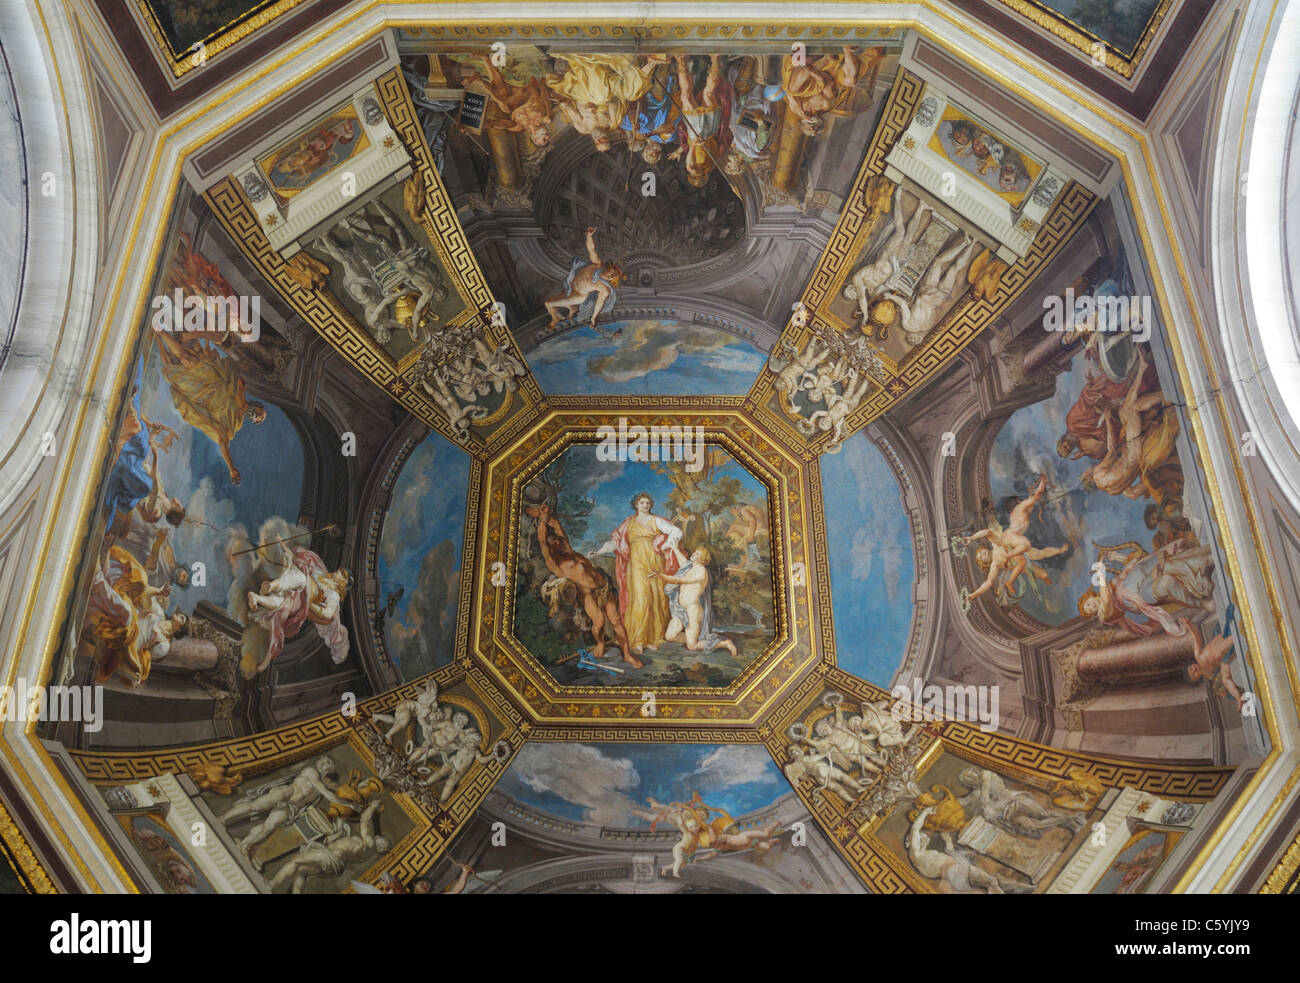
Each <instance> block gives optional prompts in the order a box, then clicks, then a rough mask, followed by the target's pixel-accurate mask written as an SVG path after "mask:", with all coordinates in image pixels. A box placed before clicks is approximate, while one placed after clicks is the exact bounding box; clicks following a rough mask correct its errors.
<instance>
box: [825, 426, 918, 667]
mask: <svg viewBox="0 0 1300 983" xmlns="http://www.w3.org/2000/svg"><path fill="white" fill-rule="evenodd" d="M820 465H821V471H822V497H823V499H824V500H825V502H826V543H827V552H828V554H829V559H830V570H831V609H832V613H833V615H834V619H835V658H836V662H837V664H838V665H839V666H840V668H842V669H846V670H848V671H849V672H851V673H853V674H854V675H855V676H859V677H861V678H862V679H865V680H867V681H868V682H872V683H875V684H876V685H877V686H883V687H886V688H888V687H889V684H890V681H891V680H892V679H893V676H894V671H895V670H896V669H897V668H898V666H899V664H900V663H901V661H902V658H903V653H904V652H905V651H906V648H907V639H908V634H909V633H910V631H911V626H912V583H913V581H914V579H915V576H916V573H915V567H914V564H913V561H912V536H911V523H910V521H909V520H908V517H907V513H906V512H905V511H904V509H903V502H902V497H901V490H900V488H899V485H898V480H897V479H896V478H895V476H894V469H893V468H892V467H891V466H890V464H889V462H888V461H887V460H886V459H885V456H884V454H882V453H881V452H880V450H879V449H878V448H877V447H876V445H875V444H873V443H872V442H871V441H870V440H868V439H867V436H866V434H863V433H857V434H854V435H853V436H852V437H850V438H849V439H848V440H846V441H845V442H844V445H843V448H842V449H841V450H840V452H839V453H838V454H823V455H822V457H821V459H820Z"/></svg>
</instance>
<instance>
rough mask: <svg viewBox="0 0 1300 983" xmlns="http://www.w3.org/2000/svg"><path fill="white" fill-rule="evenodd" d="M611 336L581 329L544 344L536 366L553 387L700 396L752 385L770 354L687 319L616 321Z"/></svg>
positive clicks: (546, 386)
mask: <svg viewBox="0 0 1300 983" xmlns="http://www.w3.org/2000/svg"><path fill="white" fill-rule="evenodd" d="M601 328H602V329H603V330H606V331H613V330H616V329H620V328H621V329H622V334H621V335H620V336H619V337H618V338H616V339H614V340H608V339H606V338H603V337H602V336H601V335H599V334H597V333H596V332H595V331H594V330H593V329H591V328H577V329H575V330H573V331H566V332H564V333H563V334H560V335H557V336H555V337H554V338H550V339H548V340H547V341H544V342H542V344H541V345H539V346H538V347H537V348H535V349H534V350H533V351H531V352H529V353H528V364H529V367H530V368H532V370H533V374H534V375H535V376H537V381H538V382H539V383H540V384H541V387H542V389H543V390H544V391H545V392H548V393H629V394H638V395H640V394H647V393H653V394H656V395H672V396H680V395H693V394H701V393H722V394H739V393H745V392H748V391H749V387H750V386H751V385H753V383H754V379H755V378H757V376H758V372H759V370H760V369H761V368H762V367H763V364H764V362H765V361H766V357H765V356H764V355H763V353H762V352H761V351H759V350H758V349H757V348H756V347H754V346H753V345H751V344H750V343H749V342H747V341H744V340H743V339H741V338H737V337H736V336H734V335H731V334H728V333H727V332H725V331H720V330H718V329H717V328H709V327H705V326H702V325H697V324H686V323H683V322H679V321H654V320H637V321H616V322H612V323H610V324H608V325H605V324H602V325H601Z"/></svg>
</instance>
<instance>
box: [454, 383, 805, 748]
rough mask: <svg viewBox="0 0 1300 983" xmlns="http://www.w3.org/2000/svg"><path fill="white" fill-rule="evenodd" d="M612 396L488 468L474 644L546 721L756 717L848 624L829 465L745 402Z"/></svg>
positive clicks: (572, 407)
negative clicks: (823, 473)
mask: <svg viewBox="0 0 1300 983" xmlns="http://www.w3.org/2000/svg"><path fill="white" fill-rule="evenodd" d="M595 402H596V400H590V399H589V398H584V397H573V398H571V399H570V400H569V401H568V404H569V405H568V406H565V407H564V408H560V409H559V410H558V411H557V412H555V413H554V414H552V415H551V416H550V417H549V418H548V419H546V420H544V421H543V422H542V423H541V424H540V425H539V426H538V427H537V428H535V429H534V430H533V431H532V432H531V433H528V434H525V435H524V436H523V437H521V438H520V440H519V441H518V442H517V444H516V445H515V446H514V447H512V448H509V449H507V450H505V451H504V452H502V453H501V454H500V455H498V456H497V458H496V459H494V460H493V461H492V462H491V463H490V464H489V465H488V469H487V480H486V482H485V485H486V489H485V493H486V495H487V522H486V524H485V531H486V546H485V548H484V549H483V551H482V553H481V559H480V561H479V562H480V569H479V575H478V577H477V578H476V583H477V585H478V586H477V589H476V600H477V603H478V617H476V618H475V619H474V623H475V628H474V629H473V630H474V632H475V638H474V640H473V645H474V649H475V651H476V652H477V654H478V655H479V656H480V657H481V658H482V659H484V660H485V661H486V663H487V664H488V665H489V666H490V667H491V668H492V669H493V670H494V671H495V672H496V673H497V675H498V677H499V679H500V680H501V682H502V683H503V684H504V685H505V686H507V687H508V688H509V689H511V690H512V691H513V692H514V693H515V694H516V695H517V696H518V697H520V699H521V701H522V702H523V703H525V704H526V705H528V706H529V707H530V708H531V709H532V710H533V711H534V713H535V714H536V715H537V717H538V718H539V719H543V720H546V719H548V718H549V719H550V720H556V721H558V720H566V721H572V720H574V719H575V718H576V719H583V718H586V719H593V718H595V719H604V720H606V721H617V720H620V719H622V720H625V721H626V722H627V723H629V724H632V723H635V724H636V725H637V726H651V727H653V726H655V725H657V724H662V725H668V724H672V725H674V726H680V724H681V723H682V722H683V721H685V720H691V719H694V720H701V721H712V722H716V723H719V724H722V723H748V722H751V721H752V720H753V719H754V718H755V717H756V716H757V715H758V713H759V712H760V711H761V709H762V707H764V706H765V705H767V703H768V702H769V701H770V700H772V699H775V698H776V697H777V696H778V694H779V693H780V692H781V691H782V690H783V688H784V687H785V686H786V685H788V684H789V683H790V682H791V681H792V680H793V679H794V678H795V677H796V676H797V675H799V674H800V673H801V672H803V671H804V670H805V669H807V668H808V667H809V666H810V664H811V661H812V660H813V659H814V658H815V653H816V651H817V650H818V646H817V644H816V642H815V635H816V633H817V632H822V633H827V632H829V629H830V626H829V614H828V613H826V615H825V618H824V620H825V624H824V625H823V624H822V620H823V619H822V618H821V616H820V615H819V616H818V617H814V612H813V604H812V596H811V594H810V592H809V589H808V584H809V583H812V582H816V580H817V577H816V573H815V571H817V570H819V569H820V565H821V563H822V562H823V560H822V558H823V557H824V555H825V551H824V549H823V550H816V549H813V548H812V543H811V542H810V538H809V527H810V525H811V517H812V515H813V512H812V509H811V508H810V507H809V506H810V504H811V503H812V502H813V500H814V498H815V497H817V496H816V495H815V494H814V493H813V490H812V489H811V488H810V487H809V481H810V480H811V478H812V477H813V471H814V470H815V469H808V468H807V467H806V466H805V463H804V462H802V461H799V460H797V459H795V458H793V457H792V456H790V455H789V453H788V451H786V450H785V449H783V448H782V447H781V446H780V445H778V444H777V443H776V442H775V441H771V440H769V439H767V437H766V436H765V435H764V434H762V433H761V431H759V430H757V429H756V428H755V427H753V425H752V424H751V423H750V421H748V420H747V419H746V418H745V417H744V416H743V415H741V413H740V411H739V405H738V404H739V403H740V400H738V399H736V400H726V399H719V400H718V402H719V403H720V404H722V406H724V407H725V409H724V408H720V409H719V410H718V411H716V412H711V411H709V410H702V409H700V401H699V400H698V398H695V399H692V400H691V403H692V405H691V406H689V407H688V406H686V405H684V401H682V400H678V399H674V398H671V397H667V398H665V397H661V398H657V399H656V398H649V399H642V400H623V401H617V400H613V401H612V400H611V399H610V398H609V397H604V398H601V399H600V400H599V403H600V404H601V406H602V409H601V411H599V412H596V411H594V410H592V409H588V408H587V406H588V405H590V404H592V403H595ZM619 402H622V403H623V404H624V407H623V408H622V409H620V408H619V405H618V404H619ZM611 403H612V404H613V405H612V406H611ZM679 404H682V405H679ZM605 407H611V408H610V409H605ZM806 508H807V509H808V511H807V512H805V511H804V510H805V509H806ZM822 582H824V580H823V581H822ZM647 693H654V694H656V699H655V701H653V713H648V712H644V708H645V703H646V699H645V696H646V694H647Z"/></svg>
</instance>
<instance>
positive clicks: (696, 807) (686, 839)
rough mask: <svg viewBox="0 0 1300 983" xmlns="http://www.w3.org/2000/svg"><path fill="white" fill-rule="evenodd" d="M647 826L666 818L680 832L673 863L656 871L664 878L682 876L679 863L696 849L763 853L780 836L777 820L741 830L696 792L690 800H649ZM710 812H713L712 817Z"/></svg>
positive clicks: (654, 824)
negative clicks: (768, 824)
mask: <svg viewBox="0 0 1300 983" xmlns="http://www.w3.org/2000/svg"><path fill="white" fill-rule="evenodd" d="M650 810H651V811H650V812H648V813H646V815H648V817H649V818H650V819H651V823H650V828H651V829H652V830H653V829H655V827H656V826H658V824H659V823H661V822H664V821H667V822H670V823H672V824H673V826H675V827H676V828H677V830H678V832H680V833H681V834H682V835H681V839H679V840H678V841H677V842H676V843H675V844H673V862H672V864H671V865H669V866H667V867H664V868H663V870H662V871H661V872H660V873H661V874H662V875H663V876H665V877H669V876H671V877H676V878H680V877H681V876H682V866H683V865H684V864H685V863H686V861H687V860H688V859H694V857H695V853H696V851H697V850H700V849H713V850H717V851H718V852H719V853H735V852H736V851H737V850H750V849H753V850H758V851H760V852H766V851H767V850H770V849H772V847H773V846H775V845H776V843H777V837H779V836H780V835H781V825H780V823H774V824H772V825H771V826H768V827H766V828H760V829H749V830H744V831H741V830H740V829H739V828H738V827H737V826H736V823H735V821H734V820H733V819H732V818H731V816H730V815H728V814H727V813H726V812H725V811H724V810H722V809H715V808H713V807H712V806H709V805H705V803H704V802H703V801H702V800H701V799H700V793H699V792H696V793H695V794H694V795H692V796H691V801H690V802H670V803H663V802H659V801H657V800H655V799H650ZM714 813H716V814H717V815H716V816H715V815H714Z"/></svg>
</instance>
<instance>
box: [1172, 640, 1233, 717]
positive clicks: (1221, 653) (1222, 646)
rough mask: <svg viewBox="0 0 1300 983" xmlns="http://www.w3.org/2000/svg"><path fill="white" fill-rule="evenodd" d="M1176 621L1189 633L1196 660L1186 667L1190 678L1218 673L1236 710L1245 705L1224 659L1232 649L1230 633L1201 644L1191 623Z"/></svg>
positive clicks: (1208, 677) (1210, 676)
mask: <svg viewBox="0 0 1300 983" xmlns="http://www.w3.org/2000/svg"><path fill="white" fill-rule="evenodd" d="M1178 623H1179V624H1181V625H1182V626H1183V628H1184V629H1185V630H1186V631H1188V632H1190V633H1191V636H1192V645H1193V651H1194V656H1193V657H1194V658H1195V659H1196V661H1195V662H1194V663H1192V664H1191V665H1190V666H1188V667H1187V675H1188V676H1189V677H1190V678H1192V679H1213V678H1214V673H1215V672H1216V671H1217V672H1218V674H1219V682H1221V683H1223V688H1224V689H1226V690H1227V691H1228V692H1229V693H1230V694H1232V698H1233V699H1234V700H1236V701H1237V711H1238V712H1241V708H1242V707H1243V706H1244V705H1245V702H1246V698H1245V696H1243V695H1242V692H1241V688H1240V687H1239V686H1237V682H1236V680H1234V679H1233V678H1232V668H1231V664H1230V663H1228V662H1227V661H1225V660H1226V659H1227V658H1228V653H1230V652H1231V651H1232V646H1233V640H1232V636H1231V635H1230V634H1225V635H1216V636H1215V637H1214V638H1212V639H1210V640H1209V641H1208V642H1206V643H1205V644H1201V641H1200V638H1199V636H1198V635H1197V633H1196V631H1195V630H1194V629H1193V628H1192V623H1191V622H1190V621H1188V620H1187V619H1186V618H1179V619H1178Z"/></svg>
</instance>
